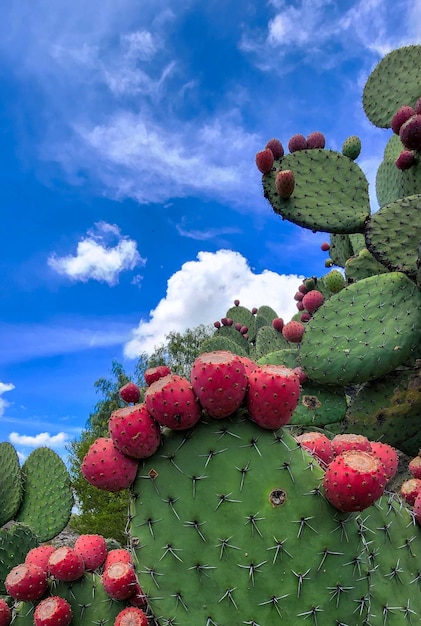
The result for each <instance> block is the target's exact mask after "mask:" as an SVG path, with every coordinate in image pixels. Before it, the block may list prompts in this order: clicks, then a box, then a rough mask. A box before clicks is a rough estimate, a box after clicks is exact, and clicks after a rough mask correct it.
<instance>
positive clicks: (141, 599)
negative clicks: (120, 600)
mask: <svg viewBox="0 0 421 626" xmlns="http://www.w3.org/2000/svg"><path fill="white" fill-rule="evenodd" d="M129 602H130V604H131V605H132V606H137V607H139V608H141V609H142V608H143V609H146V607H147V605H148V603H147V600H146V595H145V592H144V591H143V589H142V587H141V586H140V584H139V582H137V583H136V586H135V590H134V593H133V595H131V596H130V597H129Z"/></svg>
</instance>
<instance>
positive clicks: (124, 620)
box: [114, 599, 149, 626]
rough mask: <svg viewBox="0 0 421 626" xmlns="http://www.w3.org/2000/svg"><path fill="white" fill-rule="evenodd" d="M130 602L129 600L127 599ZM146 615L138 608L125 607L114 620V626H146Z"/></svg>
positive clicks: (147, 621)
mask: <svg viewBox="0 0 421 626" xmlns="http://www.w3.org/2000/svg"><path fill="white" fill-rule="evenodd" d="M129 600H130V599H129ZM148 624H149V620H148V618H147V615H146V613H144V612H143V611H142V609H140V608H138V607H134V606H133V607H126V608H125V609H123V610H122V611H120V613H119V614H118V615H117V617H116V618H115V622H114V626H148Z"/></svg>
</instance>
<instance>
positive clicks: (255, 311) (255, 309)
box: [251, 306, 258, 315]
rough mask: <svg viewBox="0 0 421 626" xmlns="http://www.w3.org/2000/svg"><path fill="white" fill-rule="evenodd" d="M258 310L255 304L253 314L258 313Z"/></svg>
mask: <svg viewBox="0 0 421 626" xmlns="http://www.w3.org/2000/svg"><path fill="white" fill-rule="evenodd" d="M257 311H258V308H257V307H255V306H254V307H253V308H252V310H251V314H252V315H256V313H257Z"/></svg>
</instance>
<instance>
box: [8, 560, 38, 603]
mask: <svg viewBox="0 0 421 626" xmlns="http://www.w3.org/2000/svg"><path fill="white" fill-rule="evenodd" d="M4 586H5V587H6V591H7V593H8V594H9V596H12V598H14V599H15V600H22V601H23V602H32V601H33V600H38V599H39V598H42V596H43V595H44V593H45V592H46V591H47V587H48V578H47V574H46V573H45V572H44V570H43V569H42V568H41V567H38V565H34V564H33V563H21V564H20V565H16V566H15V567H13V568H12V569H11V570H10V572H9V573H8V574H7V576H6V578H5V580H4Z"/></svg>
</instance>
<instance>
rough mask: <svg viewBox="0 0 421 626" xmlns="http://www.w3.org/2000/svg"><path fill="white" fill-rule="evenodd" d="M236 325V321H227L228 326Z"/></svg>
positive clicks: (229, 319)
mask: <svg viewBox="0 0 421 626" xmlns="http://www.w3.org/2000/svg"><path fill="white" fill-rule="evenodd" d="M233 324H234V320H232V319H231V318H230V317H229V318H228V319H227V326H232V325H233Z"/></svg>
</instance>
